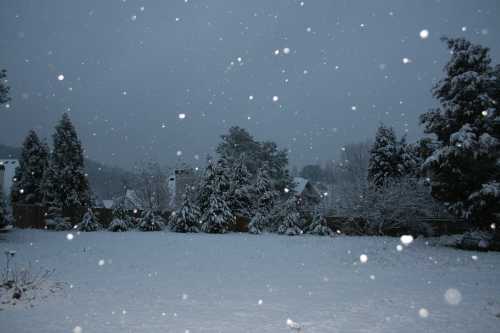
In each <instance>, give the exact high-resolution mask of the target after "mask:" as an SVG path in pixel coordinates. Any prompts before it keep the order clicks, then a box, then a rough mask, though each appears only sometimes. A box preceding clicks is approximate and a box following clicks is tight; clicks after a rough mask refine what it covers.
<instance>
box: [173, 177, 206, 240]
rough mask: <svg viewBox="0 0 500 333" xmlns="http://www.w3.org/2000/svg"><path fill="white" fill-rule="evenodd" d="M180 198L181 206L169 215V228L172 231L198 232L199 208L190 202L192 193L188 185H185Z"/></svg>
mask: <svg viewBox="0 0 500 333" xmlns="http://www.w3.org/2000/svg"><path fill="white" fill-rule="evenodd" d="M182 199H183V200H182V206H181V207H180V208H179V209H177V210H176V211H175V212H174V213H172V215H171V216H170V220H169V228H170V230H172V231H174V232H199V231H200V228H199V227H200V210H199V209H198V206H197V205H196V204H195V203H194V202H192V194H191V190H190V187H189V186H186V190H185V192H184V195H183V198H182Z"/></svg>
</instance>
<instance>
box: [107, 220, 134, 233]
mask: <svg viewBox="0 0 500 333" xmlns="http://www.w3.org/2000/svg"><path fill="white" fill-rule="evenodd" d="M128 229H129V223H128V222H127V221H125V220H120V219H118V218H114V219H113V221H111V223H110V224H109V227H108V230H109V231H113V232H124V231H128Z"/></svg>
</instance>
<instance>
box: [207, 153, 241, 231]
mask: <svg viewBox="0 0 500 333" xmlns="http://www.w3.org/2000/svg"><path fill="white" fill-rule="evenodd" d="M228 173H229V169H228V168H227V162H226V161H225V160H224V159H219V160H218V161H217V162H214V161H209V163H208V166H207V170H206V172H205V177H204V179H203V182H202V185H201V192H200V195H199V203H200V209H201V214H202V216H201V221H202V227H201V230H202V231H204V232H209V233H224V232H227V231H229V230H230V228H231V226H232V225H233V224H234V222H235V217H234V215H233V213H232V212H231V209H230V208H229V206H228V204H227V197H228V193H229V179H228V177H227V174H228Z"/></svg>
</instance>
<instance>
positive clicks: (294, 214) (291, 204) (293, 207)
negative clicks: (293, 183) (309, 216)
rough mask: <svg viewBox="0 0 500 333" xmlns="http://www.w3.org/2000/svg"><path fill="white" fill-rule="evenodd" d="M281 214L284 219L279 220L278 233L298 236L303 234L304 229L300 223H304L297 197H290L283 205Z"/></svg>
mask: <svg viewBox="0 0 500 333" xmlns="http://www.w3.org/2000/svg"><path fill="white" fill-rule="evenodd" d="M281 210H282V212H281V214H280V215H281V216H282V219H281V221H279V222H278V223H279V226H278V233H280V234H284V235H288V236H296V235H300V234H302V230H301V229H300V227H299V226H300V225H302V224H303V223H302V221H301V216H300V212H299V208H298V203H297V198H295V197H294V196H292V197H290V198H289V199H288V200H287V201H286V202H285V203H284V204H283V205H282V209H281Z"/></svg>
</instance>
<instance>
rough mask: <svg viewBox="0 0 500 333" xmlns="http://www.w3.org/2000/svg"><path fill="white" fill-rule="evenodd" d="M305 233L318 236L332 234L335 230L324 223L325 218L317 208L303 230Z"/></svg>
mask: <svg viewBox="0 0 500 333" xmlns="http://www.w3.org/2000/svg"><path fill="white" fill-rule="evenodd" d="M305 232H306V233H307V234H311V235H319V236H333V235H335V232H334V231H333V230H332V229H331V228H330V227H329V226H328V224H327V223H326V218H325V217H324V216H323V214H321V212H320V211H319V210H316V211H315V212H314V215H313V220H312V223H311V224H310V225H309V226H308V228H307V229H306V231H305Z"/></svg>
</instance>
